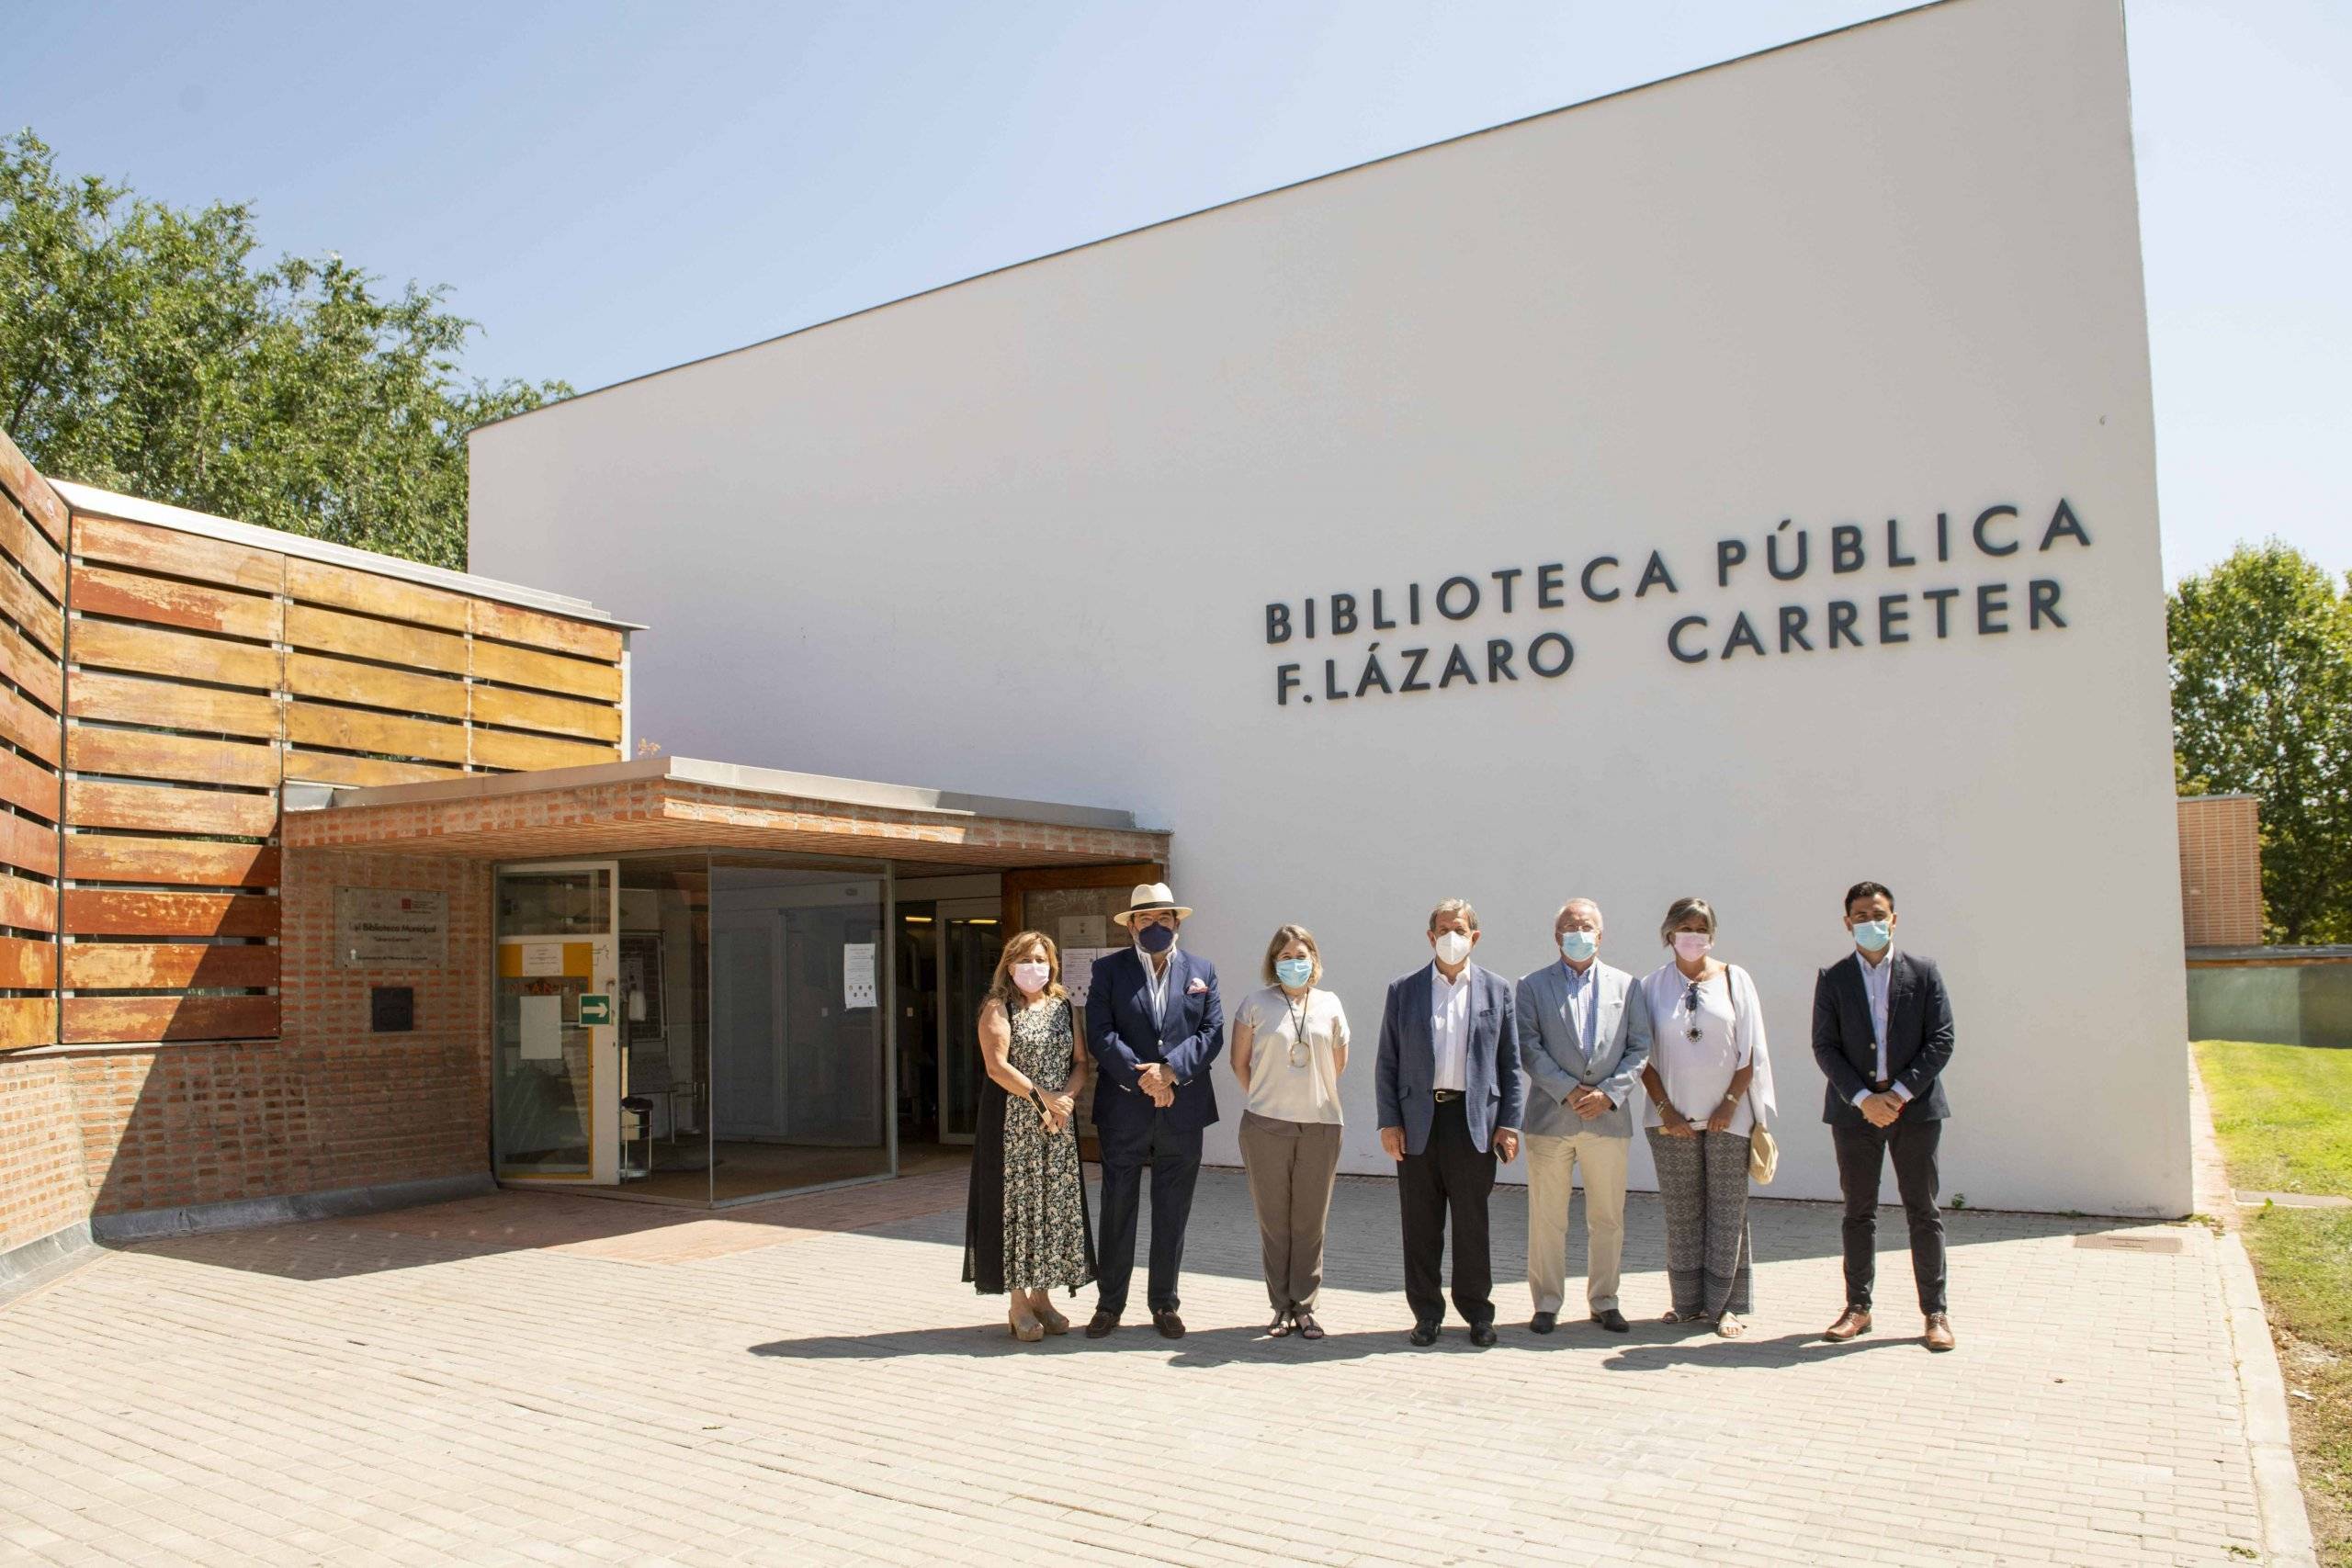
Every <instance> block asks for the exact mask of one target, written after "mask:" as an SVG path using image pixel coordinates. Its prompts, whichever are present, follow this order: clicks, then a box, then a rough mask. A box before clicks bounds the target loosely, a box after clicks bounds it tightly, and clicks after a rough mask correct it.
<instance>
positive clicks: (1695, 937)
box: [1674, 931, 1715, 964]
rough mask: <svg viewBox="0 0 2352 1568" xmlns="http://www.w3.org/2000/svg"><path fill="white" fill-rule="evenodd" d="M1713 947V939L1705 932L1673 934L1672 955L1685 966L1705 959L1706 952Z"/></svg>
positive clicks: (1677, 932) (1679, 932) (1678, 932)
mask: <svg viewBox="0 0 2352 1568" xmlns="http://www.w3.org/2000/svg"><path fill="white" fill-rule="evenodd" d="M1714 945H1715V939H1714V938H1713V937H1711V936H1709V935H1708V934H1707V933H1706V932H1705V931H1676V932H1675V933H1674V955H1675V956H1676V957H1677V958H1679V959H1681V960H1682V961H1683V962H1684V963H1685V964H1689V963H1691V962H1692V961H1694V960H1697V959H1701V958H1704V957H1706V956H1707V950H1708V949H1709V948H1711V947H1713V946H1714Z"/></svg>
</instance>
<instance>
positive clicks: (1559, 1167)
mask: <svg viewBox="0 0 2352 1568" xmlns="http://www.w3.org/2000/svg"><path fill="white" fill-rule="evenodd" d="M1633 1146H1634V1141H1633V1140H1632V1139H1631V1138H1607V1137H1603V1136H1601V1135H1600V1134H1598V1133H1572V1134H1568V1135H1567V1136H1566V1137H1564V1138H1563V1137H1551V1136H1547V1135H1546V1134H1542V1133H1530V1134H1527V1289H1528V1292H1529V1294H1531V1295H1532V1296H1533V1297H1534V1298H1535V1310H1536V1311H1537V1312H1551V1313H1556V1312H1558V1311H1559V1310H1560V1303H1562V1302H1563V1301H1564V1300H1566V1297H1567V1290H1568V1198H1569V1195H1570V1194H1571V1193H1572V1192H1574V1191H1575V1190H1576V1171H1577V1167H1579V1166H1580V1167H1582V1168H1583V1171H1584V1223H1585V1235H1586V1237H1587V1239H1588V1240H1589V1243H1590V1245H1589V1247H1587V1248H1586V1258H1585V1280H1584V1294H1585V1300H1586V1302H1587V1303H1589V1304H1590V1306H1591V1308H1592V1310H1593V1311H1594V1312H1605V1311H1607V1310H1608V1309H1609V1308H1611V1307H1613V1306H1615V1305H1616V1304H1617V1269H1618V1264H1619V1261H1620V1260H1621V1259H1622V1258H1623V1257H1624V1255H1625V1155H1626V1151H1628V1150H1629V1149H1631V1148H1632V1147H1633Z"/></svg>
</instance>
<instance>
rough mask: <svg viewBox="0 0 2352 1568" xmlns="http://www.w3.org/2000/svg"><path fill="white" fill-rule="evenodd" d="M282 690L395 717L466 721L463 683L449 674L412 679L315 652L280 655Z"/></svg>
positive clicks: (413, 676)
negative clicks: (391, 712)
mask: <svg viewBox="0 0 2352 1568" xmlns="http://www.w3.org/2000/svg"><path fill="white" fill-rule="evenodd" d="M286 689H287V690H288V692H291V693H293V694H295V695H297V696H303V697H331V698H333V699H334V700H335V701H337V702H345V703H367V704H368V705H371V706H375V707H379V708H391V709H393V710H395V711H396V712H401V713H431V714H440V715H443V716H447V717H449V718H463V717H465V716H466V683H465V682H463V681H460V680H458V678H457V677H455V676H453V675H417V674H412V673H411V672H409V671H404V670H387V669H385V668H384V667H383V666H382V665H380V664H355V663H353V662H352V661H351V660H347V659H329V658H327V657H326V656H325V655H323V654H318V653H290V654H288V655H287V656H286Z"/></svg>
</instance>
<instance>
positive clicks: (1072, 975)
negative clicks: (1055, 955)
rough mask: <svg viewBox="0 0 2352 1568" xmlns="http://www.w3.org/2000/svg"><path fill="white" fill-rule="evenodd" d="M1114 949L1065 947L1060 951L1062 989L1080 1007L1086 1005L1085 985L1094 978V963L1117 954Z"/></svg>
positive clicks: (1116, 950)
mask: <svg viewBox="0 0 2352 1568" xmlns="http://www.w3.org/2000/svg"><path fill="white" fill-rule="evenodd" d="M1118 951H1119V950H1118V949H1117V948H1115V947H1065V948H1063V949H1062V989H1063V990H1065V991H1068V992H1069V999H1070V1000H1071V1001H1073V1002H1075V1003H1076V1004H1077V1005H1078V1006H1080V1007H1084V1006H1085V1005H1086V987H1087V983H1088V982H1089V981H1091V980H1092V979H1093V978H1094V961H1095V960H1096V959H1098V958H1108V957H1109V956H1110V955H1111V954H1113V953H1116V952H1118Z"/></svg>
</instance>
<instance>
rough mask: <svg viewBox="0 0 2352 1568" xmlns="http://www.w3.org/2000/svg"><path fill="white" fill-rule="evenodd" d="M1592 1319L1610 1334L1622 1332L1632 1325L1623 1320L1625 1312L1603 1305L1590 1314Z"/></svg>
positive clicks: (1625, 1331)
mask: <svg viewBox="0 0 2352 1568" xmlns="http://www.w3.org/2000/svg"><path fill="white" fill-rule="evenodd" d="M1592 1321H1593V1322H1595V1323H1597V1324H1599V1325H1600V1326H1601V1327H1603V1328H1605V1329H1607V1330H1608V1331H1609V1332H1610V1333H1611V1334H1624V1333H1627V1332H1629V1331H1630V1330H1631V1328H1632V1325H1630V1324H1628V1323H1627V1322H1626V1321H1625V1314H1623V1313H1622V1312H1619V1311H1618V1310H1617V1309H1616V1308H1615V1307H1603V1308H1602V1309H1601V1310H1600V1311H1599V1312H1597V1313H1594V1314H1592Z"/></svg>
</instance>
